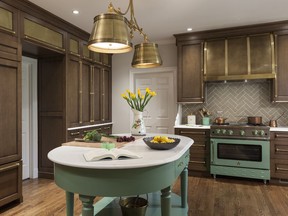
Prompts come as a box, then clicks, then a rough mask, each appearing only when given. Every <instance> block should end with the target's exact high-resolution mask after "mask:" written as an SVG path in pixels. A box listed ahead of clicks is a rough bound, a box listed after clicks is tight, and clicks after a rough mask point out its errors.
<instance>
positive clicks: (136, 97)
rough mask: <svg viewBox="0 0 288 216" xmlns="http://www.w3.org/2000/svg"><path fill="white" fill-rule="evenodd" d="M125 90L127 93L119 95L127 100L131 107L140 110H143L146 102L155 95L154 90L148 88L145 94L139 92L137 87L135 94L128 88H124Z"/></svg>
mask: <svg viewBox="0 0 288 216" xmlns="http://www.w3.org/2000/svg"><path fill="white" fill-rule="evenodd" d="M126 92H127V94H126V93H124V94H121V96H122V97H123V98H124V99H125V100H126V101H127V103H128V104H129V106H130V107H131V108H132V109H135V110H138V111H140V112H143V111H144V108H145V106H146V105H147V104H148V102H149V101H150V100H151V98H152V97H154V96H156V92H155V91H151V90H150V89H149V88H146V91H145V94H141V91H140V89H139V88H138V91H137V93H136V94H134V93H133V92H131V91H129V90H126Z"/></svg>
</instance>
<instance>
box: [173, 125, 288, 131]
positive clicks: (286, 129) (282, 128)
mask: <svg viewBox="0 0 288 216" xmlns="http://www.w3.org/2000/svg"><path fill="white" fill-rule="evenodd" d="M174 128H188V129H189V128H190V129H207V130H209V129H210V125H188V124H184V125H175V126H174ZM270 131H272V132H274V131H281V132H288V127H270Z"/></svg>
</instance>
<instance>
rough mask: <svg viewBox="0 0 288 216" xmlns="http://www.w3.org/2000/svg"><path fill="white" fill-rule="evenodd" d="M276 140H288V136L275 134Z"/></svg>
mask: <svg viewBox="0 0 288 216" xmlns="http://www.w3.org/2000/svg"><path fill="white" fill-rule="evenodd" d="M275 137H276V138H288V134H275Z"/></svg>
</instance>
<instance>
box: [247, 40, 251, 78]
mask: <svg viewBox="0 0 288 216" xmlns="http://www.w3.org/2000/svg"><path fill="white" fill-rule="evenodd" d="M250 55H251V51H250V38H249V37H247V64H248V65H247V67H248V68H247V70H248V75H250V74H251V56H250Z"/></svg>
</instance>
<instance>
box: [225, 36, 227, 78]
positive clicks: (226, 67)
mask: <svg viewBox="0 0 288 216" xmlns="http://www.w3.org/2000/svg"><path fill="white" fill-rule="evenodd" d="M225 76H228V40H227V39H225Z"/></svg>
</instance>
